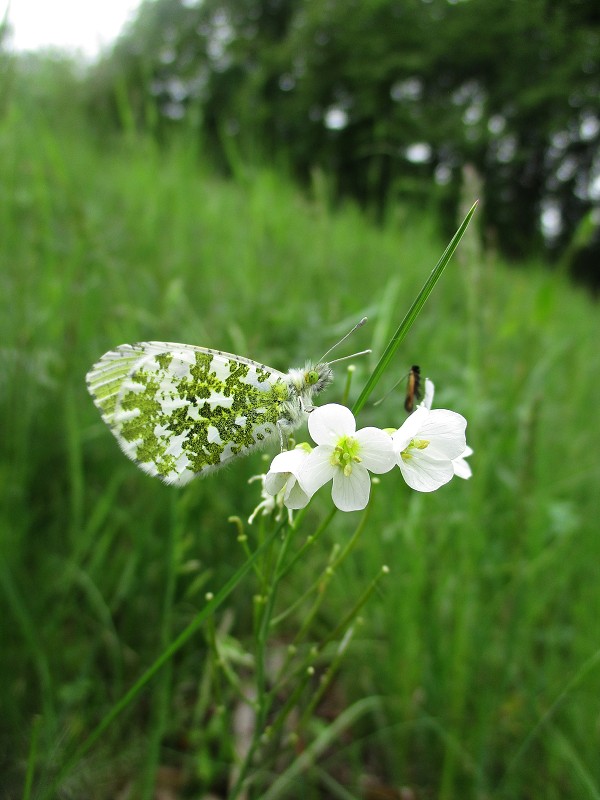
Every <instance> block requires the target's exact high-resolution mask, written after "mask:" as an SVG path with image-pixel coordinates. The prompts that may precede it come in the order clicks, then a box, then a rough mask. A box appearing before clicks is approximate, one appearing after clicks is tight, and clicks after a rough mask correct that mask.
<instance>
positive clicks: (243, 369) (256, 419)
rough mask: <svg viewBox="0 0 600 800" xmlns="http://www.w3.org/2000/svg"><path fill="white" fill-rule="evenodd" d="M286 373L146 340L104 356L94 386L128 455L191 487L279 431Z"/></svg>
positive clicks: (107, 419)
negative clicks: (203, 476) (201, 477)
mask: <svg viewBox="0 0 600 800" xmlns="http://www.w3.org/2000/svg"><path fill="white" fill-rule="evenodd" d="M285 378H286V376H285V375H284V374H283V373H281V372H279V371H278V370H274V369H271V368H270V367H266V366H264V365H263V364H259V363H258V362H256V361H251V360H250V359H247V358H242V357H240V356H236V355H233V354H231V353H223V352H221V351H219V350H208V349H206V348H203V347H194V346H192V345H186V344H175V343H171V342H141V343H138V344H133V345H121V346H120V347H117V348H116V349H115V350H111V351H110V352H108V353H106V354H105V355H104V356H102V358H101V359H100V361H99V362H98V363H97V364H95V365H94V367H93V368H92V369H91V370H90V372H89V373H88V375H87V383H88V388H89V391H90V394H91V395H92V397H93V399H94V403H95V404H96V406H97V407H98V409H99V410H100V413H101V414H102V418H103V419H104V421H105V422H106V423H107V425H108V426H109V427H110V429H111V430H112V432H113V434H114V435H115V437H116V439H117V441H118V442H119V445H120V446H121V448H122V450H123V451H124V453H125V454H126V455H127V456H129V458H131V459H132V460H133V461H135V462H136V463H137V464H138V466H139V467H141V469H143V470H144V471H145V472H147V473H148V474H150V475H155V476H158V477H159V478H161V479H162V480H163V481H165V483H171V484H179V485H183V484H185V483H187V482H188V481H190V480H191V479H192V478H194V477H195V476H196V475H204V474H207V473H208V472H210V471H212V470H215V469H218V468H219V467H220V466H222V465H223V464H225V463H227V462H228V461H229V460H231V459H232V458H236V457H237V456H241V455H245V454H246V453H248V452H250V451H251V450H254V449H256V448H258V447H260V446H262V445H264V444H265V443H267V442H268V441H269V440H270V439H273V438H276V437H277V436H278V423H279V421H280V420H281V418H282V414H283V407H284V405H285V404H286V402H287V401H288V394H289V389H288V387H287V385H286V382H285Z"/></svg>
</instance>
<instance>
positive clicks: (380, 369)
mask: <svg viewBox="0 0 600 800" xmlns="http://www.w3.org/2000/svg"><path fill="white" fill-rule="evenodd" d="M478 202H479V201H478V200H477V201H475V203H473V205H472V206H471V208H470V210H469V213H468V214H467V216H466V217H465V218H464V220H463V221H462V223H461V225H460V227H459V229H458V230H457V231H456V233H455V234H454V236H453V237H452V240H451V241H450V244H449V245H448V247H446V249H445V250H444V252H443V253H442V255H441V257H440V260H439V261H438V262H437V264H436V265H435V267H434V268H433V270H432V271H431V275H430V276H429V278H427V280H426V281H425V283H424V285H423V288H422V289H421V291H420V292H419V294H418V295H417V297H416V299H415V301H414V303H413V304H412V306H411V307H410V308H409V310H408V312H407V313H406V316H405V317H404V319H403V320H402V322H401V323H400V327H399V328H398V330H397V331H396V333H395V334H394V335H393V336H392V338H391V340H390V342H389V344H388V346H387V347H386V348H385V350H384V352H383V355H382V356H381V358H380V359H379V362H378V363H377V366H376V367H375V369H374V370H373V372H372V373H371V376H370V378H369V380H368V381H367V382H366V384H365V386H364V389H363V390H362V392H361V393H360V395H359V397H358V399H357V401H356V403H354V406H353V407H352V413H353V414H358V412H359V411H360V410H361V408H362V407H363V406H364V404H365V403H366V402H367V400H368V398H369V396H370V394H371V392H372V391H373V389H374V388H375V386H376V385H377V383H378V382H379V379H380V378H381V376H382V375H383V373H384V372H385V370H386V368H387V365H388V364H389V363H390V361H391V360H392V356H393V355H394V353H395V352H396V350H397V349H398V347H399V346H400V344H401V343H402V341H403V340H404V338H405V336H406V334H407V333H408V331H409V330H410V329H411V327H412V325H413V323H414V321H415V320H416V318H417V317H418V315H419V313H420V311H421V309H422V308H423V306H424V305H425V303H426V301H427V298H428V297H429V295H430V294H431V292H432V291H433V287H434V286H435V285H436V283H437V282H438V281H439V279H440V278H441V277H442V273H443V271H444V270H445V269H446V266H447V264H448V262H449V261H450V259H451V258H452V255H453V253H454V251H455V250H456V248H457V247H458V243H459V242H460V240H461V239H462V237H463V235H464V232H465V231H466V230H467V226H468V224H469V222H470V221H471V217H472V216H473V214H474V213H475V209H476V208H477V204H478Z"/></svg>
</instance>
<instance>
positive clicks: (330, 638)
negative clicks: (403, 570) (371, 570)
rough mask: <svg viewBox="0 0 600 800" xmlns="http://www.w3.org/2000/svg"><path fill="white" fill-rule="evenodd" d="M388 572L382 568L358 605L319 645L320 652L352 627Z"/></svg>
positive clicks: (362, 595) (355, 605)
mask: <svg viewBox="0 0 600 800" xmlns="http://www.w3.org/2000/svg"><path fill="white" fill-rule="evenodd" d="M388 572H389V569H388V568H387V567H382V568H381V571H380V572H379V574H378V575H377V576H376V577H375V578H373V580H372V581H371V583H370V584H369V585H368V586H367V588H366V589H365V591H364V592H363V593H362V594H361V595H360V597H359V598H358V600H357V601H356V603H355V604H354V605H353V606H352V608H351V609H350V611H349V612H348V613H347V614H346V616H345V617H344V618H343V619H342V621H341V622H340V623H339V624H338V625H337V626H336V627H335V628H334V629H333V630H332V631H331V632H330V633H328V634H327V636H326V637H325V638H324V639H323V641H322V642H320V643H319V645H318V647H319V650H322V649H323V648H324V647H325V645H326V644H329V642H331V641H333V640H334V639H337V638H338V637H339V636H341V635H342V634H343V633H344V631H345V630H346V628H348V627H349V626H350V623H351V622H352V620H353V619H354V618H355V617H356V615H357V614H358V612H359V611H360V610H361V608H362V607H363V606H364V605H365V603H366V602H367V600H368V599H369V597H370V596H371V595H372V594H373V592H374V591H375V589H376V587H377V585H378V584H379V581H380V580H381V578H382V577H383V576H384V575H387V574H388Z"/></svg>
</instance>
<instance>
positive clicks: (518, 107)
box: [86, 0, 600, 288]
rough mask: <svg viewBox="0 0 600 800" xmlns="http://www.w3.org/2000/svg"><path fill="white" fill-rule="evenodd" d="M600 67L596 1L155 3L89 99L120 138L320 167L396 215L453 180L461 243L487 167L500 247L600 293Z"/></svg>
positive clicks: (340, 191) (492, 238)
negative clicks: (124, 134) (465, 204)
mask: <svg viewBox="0 0 600 800" xmlns="http://www.w3.org/2000/svg"><path fill="white" fill-rule="evenodd" d="M599 59H600V11H599V10H598V8H597V6H596V4H594V3H589V2H586V0H531V1H530V2H527V3H523V2H521V0H455V1H454V2H449V1H448V0H347V2H334V1H333V0H204V2H190V0H187V1H186V0H153V1H152V2H148V0H146V2H145V3H143V4H142V6H141V9H140V12H139V15H138V17H137V19H136V20H135V21H134V22H133V24H132V25H131V26H130V28H129V30H128V31H127V32H126V33H125V34H124V35H123V36H122V38H121V40H120V41H119V42H118V44H117V46H116V47H115V48H114V50H113V51H112V52H111V53H109V54H108V55H107V56H106V57H105V58H104V59H103V60H102V61H101V63H100V64H98V66H97V67H96V68H95V69H94V70H93V72H92V73H91V74H90V75H89V78H88V83H87V89H86V90H87V91H88V92H89V102H90V109H91V110H92V113H93V114H94V115H95V116H96V117H97V116H98V115H99V114H100V115H101V116H102V119H103V121H104V124H105V125H106V126H109V127H111V126H120V127H128V126H133V125H135V127H136V128H140V127H141V128H144V129H150V130H152V131H153V132H155V133H156V134H157V135H159V136H164V135H165V134H166V133H167V132H168V131H169V130H170V129H172V128H173V127H176V126H181V125H186V126H189V127H192V128H194V129H195V130H196V132H197V137H198V145H199V147H202V148H205V149H206V150H207V151H208V152H209V153H210V156H211V158H213V159H214V160H215V161H216V162H217V163H219V164H222V165H224V166H227V167H229V168H231V167H235V163H237V161H238V159H245V158H253V159H262V160H265V161H269V162H272V161H273V160H275V161H276V162H277V163H279V164H280V165H285V166H286V167H287V168H289V170H290V171H291V172H292V173H293V174H294V175H295V176H297V177H298V178H300V179H301V180H302V181H304V182H306V181H309V180H310V178H311V175H312V174H314V171H315V170H316V169H320V170H322V171H324V172H325V173H326V174H327V175H328V176H330V177H331V181H332V184H331V191H332V192H333V195H334V197H336V198H339V197H346V196H351V197H353V198H356V199H358V200H359V201H360V202H361V204H363V205H364V206H366V207H368V208H370V209H371V210H372V211H373V212H374V213H375V214H376V215H378V217H381V216H382V215H383V214H384V213H385V209H386V208H387V207H388V204H389V202H390V201H395V200H398V199H401V200H406V199H412V200H414V201H415V202H419V201H421V202H428V201H430V199H431V193H432V186H435V187H436V191H435V197H436V199H437V207H438V211H439V214H440V221H441V224H442V226H443V229H444V232H445V234H448V233H450V231H451V230H452V229H453V226H454V223H455V220H456V197H457V187H458V186H459V185H460V182H461V171H462V168H463V167H464V166H465V165H467V164H468V165H471V166H472V167H474V168H475V170H476V171H477V173H478V174H479V175H480V176H481V179H482V185H483V187H484V195H485V203H484V210H483V219H482V227H483V231H484V234H483V235H484V236H485V237H486V240H487V242H488V244H490V245H492V246H497V247H499V248H500V250H501V251H502V252H503V253H504V254H505V255H507V256H509V257H511V258H522V257H524V256H528V255H532V254H535V253H537V254H539V253H540V252H541V251H542V250H544V249H545V250H547V251H549V252H550V253H551V254H552V255H554V256H559V255H561V254H562V255H565V257H566V258H567V259H568V261H569V266H570V268H571V269H572V270H573V272H574V273H575V274H577V275H578V276H579V277H582V278H584V279H585V280H586V281H587V282H589V283H590V284H593V285H594V286H595V287H596V288H597V287H598V286H600V273H599V271H598V268H597V259H598V255H599V253H600V238H599V222H598V217H597V213H598V203H599V202H600V161H599V157H598V144H599V142H600V118H599V98H600V76H599V69H598V67H599ZM594 207H595V212H594V213H595V214H596V216H594V213H593V209H594Z"/></svg>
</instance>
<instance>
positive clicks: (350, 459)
mask: <svg viewBox="0 0 600 800" xmlns="http://www.w3.org/2000/svg"><path fill="white" fill-rule="evenodd" d="M359 453H360V444H359V443H358V442H357V441H356V439H354V438H353V437H352V436H342V437H341V438H340V439H338V443H337V444H336V446H335V447H334V448H333V452H332V454H331V463H332V464H333V466H334V467H339V468H340V469H342V470H343V471H344V475H345V477H346V478H348V477H349V476H350V474H351V473H352V465H353V464H358V463H359V462H360V460H361V459H360V456H359Z"/></svg>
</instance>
